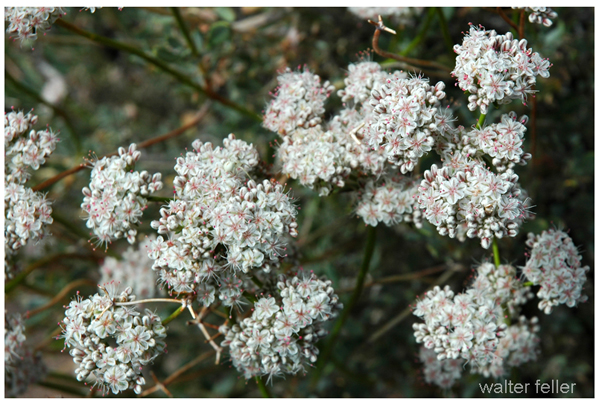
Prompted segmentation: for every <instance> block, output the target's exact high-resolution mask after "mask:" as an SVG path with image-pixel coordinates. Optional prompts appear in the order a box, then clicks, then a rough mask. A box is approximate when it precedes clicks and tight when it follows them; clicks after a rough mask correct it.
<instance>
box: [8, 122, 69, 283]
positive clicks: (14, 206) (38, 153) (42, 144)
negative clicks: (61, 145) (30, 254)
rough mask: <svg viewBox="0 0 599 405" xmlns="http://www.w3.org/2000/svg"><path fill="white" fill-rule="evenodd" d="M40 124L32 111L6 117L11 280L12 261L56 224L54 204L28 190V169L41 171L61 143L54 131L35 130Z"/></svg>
mask: <svg viewBox="0 0 599 405" xmlns="http://www.w3.org/2000/svg"><path fill="white" fill-rule="evenodd" d="M36 123H37V116H36V115H33V114H32V113H31V111H30V112H28V113H27V114H23V112H22V111H19V112H14V111H11V112H10V113H8V114H5V115H4V150H5V155H4V165H5V166H4V191H5V194H4V204H5V208H4V215H5V224H4V237H5V245H4V246H5V249H6V255H5V258H4V262H5V276H6V277H8V278H11V277H13V276H14V271H13V268H14V266H12V265H11V264H10V261H11V258H12V257H13V256H14V255H15V254H16V252H17V251H18V250H19V249H20V248H21V247H23V246H24V245H25V244H27V242H28V241H30V240H33V241H38V240H40V239H41V238H43V236H44V234H45V226H46V225H48V224H51V223H52V216H51V215H52V208H51V206H50V205H51V202H50V201H48V200H46V197H45V196H44V194H42V193H40V192H36V191H33V190H32V189H31V188H29V187H26V186H25V183H26V182H27V180H29V177H30V176H31V173H30V172H29V171H28V169H29V168H31V169H33V170H38V169H39V168H40V166H41V165H43V164H44V163H45V162H46V158H47V157H48V156H49V155H50V154H52V152H53V151H54V149H55V148H56V144H57V143H58V141H59V139H58V138H57V136H56V133H54V132H53V131H52V129H50V128H46V129H45V130H43V131H36V130H35V129H33V126H34V125H35V124H36Z"/></svg>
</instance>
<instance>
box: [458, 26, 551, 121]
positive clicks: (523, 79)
mask: <svg viewBox="0 0 599 405" xmlns="http://www.w3.org/2000/svg"><path fill="white" fill-rule="evenodd" d="M526 46H527V41H526V39H521V40H520V41H518V40H517V39H514V37H513V36H512V34H511V33H510V32H508V33H506V34H505V35H497V33H496V32H495V31H494V30H491V31H486V30H485V29H484V28H483V27H482V26H481V27H479V28H477V27H475V26H473V25H471V26H470V32H469V33H468V34H466V36H465V37H464V41H463V42H462V44H461V45H455V46H454V48H453V49H454V51H455V53H456V54H457V57H456V64H455V68H454V70H453V72H452V76H454V77H455V78H456V79H457V81H458V82H457V84H458V85H459V87H460V89H462V90H464V91H467V92H469V93H470V95H469V96H468V109H470V111H474V110H476V109H477V108H480V111H481V113H482V114H486V113H487V110H488V107H489V104H491V103H494V102H497V103H498V104H507V103H510V102H512V100H522V102H526V98H527V96H528V94H532V93H533V92H534V90H533V89H532V87H533V86H534V85H535V83H536V78H537V76H541V77H544V78H547V77H549V68H550V67H551V63H550V62H549V61H548V60H547V59H542V58H541V57H540V56H539V54H538V53H537V52H534V53H533V52H532V49H530V48H527V47H526Z"/></svg>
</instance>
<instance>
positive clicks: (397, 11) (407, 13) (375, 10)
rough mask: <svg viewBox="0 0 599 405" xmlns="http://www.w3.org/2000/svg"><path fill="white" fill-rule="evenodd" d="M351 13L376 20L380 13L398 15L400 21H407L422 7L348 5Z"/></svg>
mask: <svg viewBox="0 0 599 405" xmlns="http://www.w3.org/2000/svg"><path fill="white" fill-rule="evenodd" d="M347 9H348V10H349V12H350V13H352V14H353V15H355V16H356V17H358V18H361V19H371V20H373V21H374V20H376V19H377V18H378V16H379V15H381V16H388V17H391V18H393V17H397V19H398V20H399V21H400V22H403V23H405V22H407V21H409V20H410V19H411V18H412V17H413V16H415V15H418V14H420V13H421V12H422V7H348V8H347Z"/></svg>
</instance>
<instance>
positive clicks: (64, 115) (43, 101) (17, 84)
mask: <svg viewBox="0 0 599 405" xmlns="http://www.w3.org/2000/svg"><path fill="white" fill-rule="evenodd" d="M4 74H5V76H6V78H7V79H8V81H10V82H11V83H12V84H13V85H14V86H15V87H16V88H17V89H19V90H21V91H22V92H24V93H26V94H29V95H30V96H31V97H33V98H34V99H36V100H37V101H38V102H39V103H41V104H44V105H46V106H48V107H50V108H51V109H52V111H53V112H54V114H55V115H58V116H59V117H61V118H62V119H63V121H64V124H65V125H66V127H67V129H68V130H69V132H70V134H71V140H72V141H73V144H74V145H75V152H76V153H77V156H83V148H82V146H81V139H79V135H78V134H77V131H75V127H74V126H73V122H72V121H71V118H70V117H69V115H68V114H67V113H66V111H65V110H63V109H62V108H60V107H58V106H56V105H54V104H52V103H50V102H49V101H47V100H46V99H44V98H43V97H42V96H41V95H39V94H38V93H37V92H36V91H35V90H34V89H32V88H31V87H29V86H28V85H26V84H25V83H21V82H19V81H18V80H17V79H15V78H14V77H13V76H12V75H11V74H10V73H9V72H8V71H5V72H4Z"/></svg>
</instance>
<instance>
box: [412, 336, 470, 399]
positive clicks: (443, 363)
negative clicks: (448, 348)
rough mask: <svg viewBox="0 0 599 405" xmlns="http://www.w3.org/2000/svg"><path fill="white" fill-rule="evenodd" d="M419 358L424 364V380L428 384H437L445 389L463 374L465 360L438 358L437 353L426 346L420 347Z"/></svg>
mask: <svg viewBox="0 0 599 405" xmlns="http://www.w3.org/2000/svg"><path fill="white" fill-rule="evenodd" d="M418 358H419V359H420V361H421V362H422V363H423V364H424V369H423V370H422V371H423V373H424V381H426V383H427V384H435V385H437V386H439V387H441V388H443V389H447V388H451V387H452V386H453V384H455V382H456V381H457V380H459V379H460V377H461V376H462V369H463V367H464V360H461V359H443V360H439V359H437V353H435V351H434V350H432V349H427V348H425V347H424V346H421V347H420V351H419V352H418Z"/></svg>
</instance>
